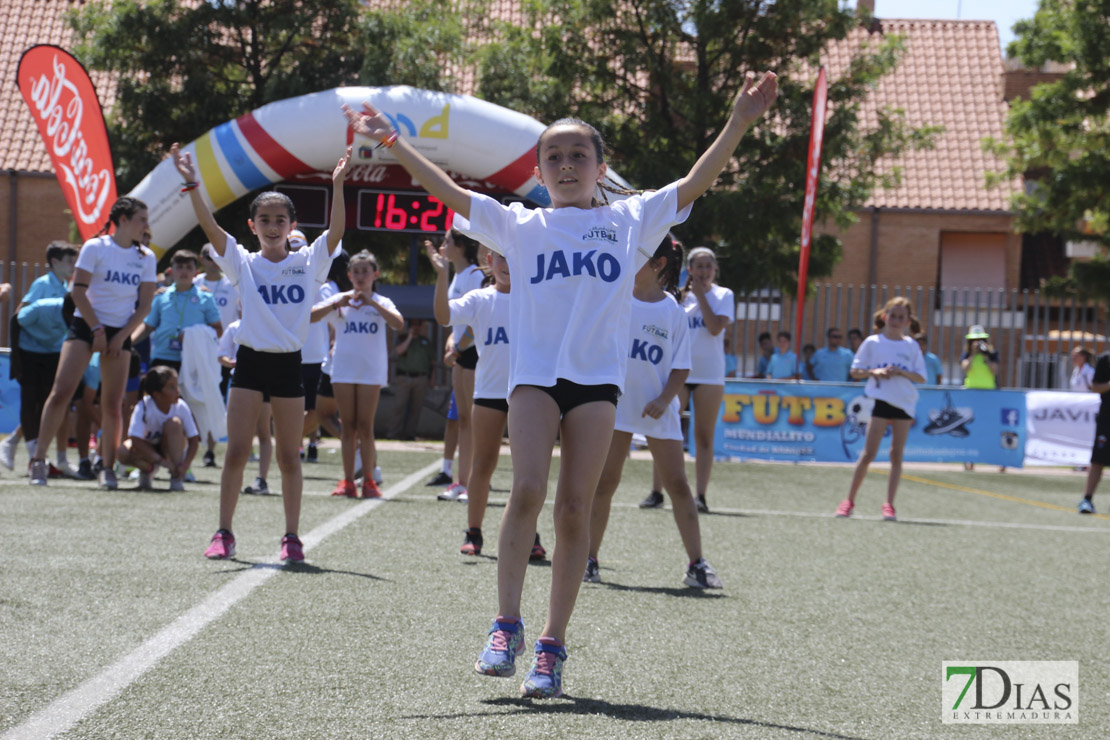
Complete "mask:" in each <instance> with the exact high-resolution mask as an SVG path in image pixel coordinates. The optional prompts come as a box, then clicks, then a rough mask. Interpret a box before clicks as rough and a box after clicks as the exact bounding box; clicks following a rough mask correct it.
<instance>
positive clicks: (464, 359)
mask: <svg viewBox="0 0 1110 740" xmlns="http://www.w3.org/2000/svg"><path fill="white" fill-rule="evenodd" d="M456 364H457V365H458V366H459V367H461V368H463V369H465V370H473V369H474V368H476V367H478V348H477V347H469V348H467V349H464V350H463V351H462V352H460V353H459V359H458V361H457V362H456Z"/></svg>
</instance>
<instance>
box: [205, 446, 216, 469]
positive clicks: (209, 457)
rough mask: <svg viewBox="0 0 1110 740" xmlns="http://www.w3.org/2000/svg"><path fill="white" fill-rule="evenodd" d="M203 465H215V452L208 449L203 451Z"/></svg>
mask: <svg viewBox="0 0 1110 740" xmlns="http://www.w3.org/2000/svg"><path fill="white" fill-rule="evenodd" d="M204 467H206V468H214V467H216V453H215V452H213V451H212V450H208V452H205V453H204Z"/></svg>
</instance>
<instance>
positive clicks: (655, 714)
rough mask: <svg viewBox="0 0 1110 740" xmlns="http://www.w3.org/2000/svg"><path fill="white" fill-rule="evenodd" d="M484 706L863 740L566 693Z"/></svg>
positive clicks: (490, 702)
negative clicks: (704, 723)
mask: <svg viewBox="0 0 1110 740" xmlns="http://www.w3.org/2000/svg"><path fill="white" fill-rule="evenodd" d="M482 703H483V704H486V705H488V706H491V707H516V708H517V709H520V710H524V711H526V712H531V713H535V714H548V715H559V714H581V715H599V714H600V715H603V716H605V717H609V718H611V719H620V720H627V721H630V722H668V721H673V720H680V719H694V720H708V721H710V722H721V723H726V724H734V725H748V726H751V727H761V728H765V729H768V730H785V731H788V732H797V733H801V734H805V735H812V736H814V737H828V738H834V740H861V739H860V738H858V737H855V736H853V735H840V734H838V733H835V732H825V731H823V730H814V729H811V728H809V727H795V726H793V725H780V724H775V723H774V722H761V721H759V720H755V719H746V718H744V717H730V716H728V715H722V714H704V713H702V712H684V711H680V710H676V709H663V708H660V707H650V706H646V705H643V704H615V703H613V702H608V701H604V700H602V699H577V698H575V697H573V696H567V695H566V694H564V695H563V696H562V697H561V698H559V699H554V700H544V701H535V700H533V699H523V698H519V699H518V698H513V697H502V698H498V699H483V700H482ZM518 713H522V712H518ZM512 714H513V713H508V714H506V713H505V712H487V713H479V714H473V713H466V714H454V715H408V716H406V717H403V719H464V718H471V717H478V716H484V715H485V716H489V715H496V716H503V717H504V716H512Z"/></svg>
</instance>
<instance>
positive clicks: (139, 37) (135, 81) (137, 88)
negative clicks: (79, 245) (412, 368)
mask: <svg viewBox="0 0 1110 740" xmlns="http://www.w3.org/2000/svg"><path fill="white" fill-rule="evenodd" d="M69 20H70V23H71V25H72V26H73V28H74V29H75V31H76V32H77V33H76V36H77V38H78V39H79V40H80V41H79V43H78V45H77V47H76V48H75V50H74V53H75V55H76V56H77V57H78V58H79V59H80V60H81V61H82V62H83V63H85V64H86V66H88V67H89V68H90V69H96V70H102V71H109V72H115V73H117V75H118V77H117V80H118V82H117V91H116V97H115V100H114V101H113V102H112V104H111V105H110V106H109V108H108V110H107V112H106V113H107V115H106V119H107V124H108V135H109V138H110V140H111V144H112V153H113V159H114V160H115V166H116V177H117V180H118V183H119V189H120V192H127V191H128V190H129V189H131V188H132V187H134V186H135V185H136V184H138V182H139V180H140V179H141V178H142V177H143V176H144V175H145V174H146V173H147V172H149V171H150V170H151V169H152V168H153V167H154V166H155V165H156V164H157V163H158V162H159V161H160V160H161V159H162V157H164V156H165V152H166V150H167V149H168V147H169V145H170V144H171V143H173V142H175V141H180V142H187V141H192V140H193V139H195V138H197V137H198V136H200V135H201V134H202V133H204V132H205V131H207V130H209V129H211V128H213V127H214V126H217V125H219V124H221V123H224V122H225V121H228V120H231V119H233V118H236V117H238V116H240V115H242V114H244V113H247V112H249V111H251V110H254V109H255V108H258V107H261V106H262V105H265V104H267V103H270V102H273V101H276V100H282V99H285V98H290V97H295V96H298V95H303V94H306V93H310V92H316V91H319V90H326V89H329V88H333V87H337V86H340V85H391V84H411V85H415V86H419V87H425V88H430V89H433V90H450V89H451V87H452V85H453V81H452V80H451V78H450V77H449V76H447V75H446V74H445V73H444V72H443V69H444V62H445V61H451V60H454V59H456V58H458V57H459V55H460V54H461V51H462V48H463V40H464V27H463V24H462V22H461V20H460V16H459V15H458V14H454V13H451V12H445V11H444V9H443V8H442V7H441V6H440V4H439V3H436V2H432V1H431V0H417V1H416V2H409V3H405V4H404V5H403V7H400V8H398V9H395V10H370V9H367V8H366V6H365V5H364V4H363V3H362V2H360V0H204V1H202V2H187V1H185V2H183V1H182V0H149V1H147V0H142V1H140V0H112V1H111V2H107V0H98V1H97V2H90V3H88V4H87V5H85V6H84V7H81V8H79V9H77V10H75V11H73V12H71V13H70V16H69ZM250 200H251V198H250V197H245V198H242V199H240V200H239V201H237V202H236V203H234V204H232V205H230V206H228V207H226V208H224V209H223V210H222V211H221V216H220V217H221V221H223V222H224V223H226V224H228V227H229V228H232V229H236V228H238V229H240V231H242V232H245V231H246V228H245V224H246V219H247V208H248V205H249V202H250ZM156 236H157V235H156ZM242 237H243V238H244V239H246V237H247V235H246V234H245V233H243V234H242ZM348 237H349V238H348V239H347V243H348V249H349V250H351V249H360V248H362V247H364V246H368V245H369V240H370V237H369V236H367V235H366V234H362V233H359V232H352V233H351V234H349V235H348ZM203 241H204V239H203V236H202V235H201V233H200V232H199V230H197V231H195V232H194V233H192V234H190V235H189V237H187V238H186V239H184V240H182V242H181V243H180V245H181V246H192V247H196V246H199V245H200V244H201V243H203ZM379 241H380V240H379ZM395 251H398V250H385V253H384V254H383V255H382V256H385V257H387V259H386V262H387V263H389V262H391V261H392V260H390V259H389V258H390V257H395V256H397V255H395V254H394V252H395ZM400 257H401V258H405V259H407V252H404V251H400ZM395 267H396V270H397V272H399V273H400V274H407V268H406V267H404V266H403V265H400V264H398V265H395ZM383 268H384V269H387V270H388V269H389V265H385V264H383Z"/></svg>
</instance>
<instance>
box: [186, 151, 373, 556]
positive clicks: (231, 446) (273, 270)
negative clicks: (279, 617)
mask: <svg viewBox="0 0 1110 740" xmlns="http://www.w3.org/2000/svg"><path fill="white" fill-rule="evenodd" d="M170 154H171V156H172V157H173V161H174V165H175V166H176V167H177V171H178V172H179V173H180V174H181V176H182V177H183V178H184V179H185V186H184V189H185V190H187V191H188V193H189V198H190V199H191V200H192V203H193V211H194V212H195V213H196V216H197V220H198V221H199V222H200V226H201V228H202V229H204V233H205V235H206V236H207V237H208V241H210V242H211V243H212V255H213V257H212V259H214V260H215V261H216V264H217V265H219V266H220V269H222V270H223V271H224V272H225V273H227V276H228V278H230V279H231V281H232V282H233V283H235V284H236V285H238V286H239V298H240V300H241V301H242V309H243V318H242V321H241V323H240V325H239V334H238V336H237V337H236V341H237V343H238V345H239V349H238V351H237V352H236V356H235V375H233V376H232V379H231V390H230V391H229V392H228V398H227V452H226V453H225V455H224V469H223V473H222V474H221V476H220V524H219V529H218V530H217V531H216V534H214V535H212V541H211V542H210V543H209V545H208V549H207V550H205V552H204V554H205V556H206V557H208V558H212V559H217V560H218V559H226V558H230V557H233V556H234V555H235V535H234V534H232V529H231V525H232V520H233V518H234V517H235V505H236V504H237V503H238V502H239V491H240V490H241V486H242V484H243V469H244V468H245V467H246V465H247V459H248V458H249V457H250V453H251V441H252V439H253V437H254V431H255V426H256V423H257V420H258V414H259V412H260V411H261V410H262V404H263V403H264V402H265V401H269V402H270V410H271V412H272V414H273V417H274V441H275V444H274V447H275V452H276V455H277V464H278V469H279V470H281V495H282V501H283V504H284V508H285V535H284V536H283V537H282V538H281V560H283V561H284V562H286V563H299V562H302V561H304V547H303V546H302V544H301V540H300V538H299V537H298V536H297V530H298V528H299V526H300V520H301V493H302V490H303V487H304V479H303V478H302V475H301V460H300V454H299V448H300V444H301V432H302V430H303V427H304V383H303V380H302V376H301V348H302V347H304V343H305V341H306V340H307V339H308V326H309V314H310V313H311V311H312V299H313V297H314V296H315V295H316V291H317V289H318V288H319V287H320V285H321V284H323V282H324V280H325V279H327V275H328V269H329V268H330V267H331V261H332V253H333V252H334V251H335V250H336V249H337V247H339V245H340V243H341V240H342V239H343V231H344V229H345V228H346V211H345V209H344V205H343V180H344V178H346V176H347V172H348V171H349V170H350V167H351V149H350V147H348V148H347V152H346V154H345V155H344V156H343V157H342V158H340V160H339V163H338V164H336V166H335V170H334V171H333V172H332V206H331V227H330V228H329V229H328V230H327V231H325V232H324V233H323V234H321V235H320V236H319V237H318V238H317V239H316V241H315V242H314V243H313V244H312V246H311V247H309V248H308V249H301V250H298V251H296V252H291V251H290V250H289V232H290V231H292V229H293V223H294V222H295V221H296V218H297V217H296V213H295V211H294V208H293V202H292V201H291V200H289V198H288V197H287V196H285V195H282V194H281V193H276V192H272V191H270V192H265V193H262V194H261V195H259V196H258V197H257V198H255V199H254V202H253V203H251V217H250V219H249V220H248V221H247V225H248V226H250V230H251V232H252V233H253V234H254V235H255V236H257V237H258V242H259V245H260V247H261V248H260V249H259V251H257V252H248V251H247V249H246V247H244V246H243V245H241V244H239V243H238V242H237V241H236V240H235V237H233V236H231V235H230V234H228V233H227V232H226V231H224V230H223V229H221V228H220V226H219V224H217V223H216V219H215V218H214V217H213V216H212V211H211V210H210V209H209V207H208V203H207V202H206V201H205V200H204V198H203V197H202V196H201V193H200V189H199V182H198V181H197V173H196V169H195V167H194V166H193V160H192V157H191V156H190V155H189V153H187V152H186V153H185V154H182V153H181V152H180V151H179V150H178V148H177V144H174V145H173V147H172V148H171V149H170Z"/></svg>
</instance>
